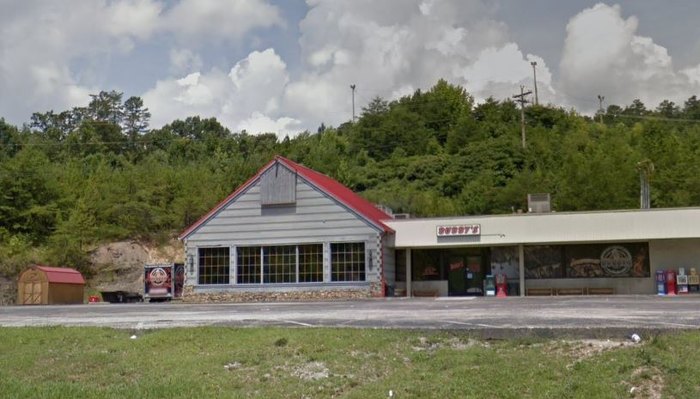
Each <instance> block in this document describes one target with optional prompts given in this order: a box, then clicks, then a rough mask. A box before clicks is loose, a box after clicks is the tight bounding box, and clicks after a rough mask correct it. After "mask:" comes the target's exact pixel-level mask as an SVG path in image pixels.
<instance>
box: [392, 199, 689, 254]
mask: <svg viewBox="0 0 700 399" xmlns="http://www.w3.org/2000/svg"><path fill="white" fill-rule="evenodd" d="M386 224H387V225H388V226H389V227H391V228H393V229H394V230H396V247H397V248H421V247H423V248H425V247H433V248H437V247H456V246H495V245H517V244H540V243H547V244H555V243H561V244H565V243H584V242H614V241H647V240H653V239H669V238H700V208H683V209H648V210H629V211H606V212H579V213H546V214H525V215H497V216H472V217H467V216H464V217H458V218H440V219H416V220H411V219H408V220H388V221H386ZM459 224H480V225H481V235H480V236H469V237H441V238H438V237H437V235H436V227H437V226H438V225H459Z"/></svg>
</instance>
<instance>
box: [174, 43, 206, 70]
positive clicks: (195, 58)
mask: <svg viewBox="0 0 700 399" xmlns="http://www.w3.org/2000/svg"><path fill="white" fill-rule="evenodd" d="M203 64H204V63H203V62H202V57H200V56H199V54H196V53H194V52H193V51H192V50H190V49H186V48H180V49H171V50H170V71H171V72H172V73H173V74H174V75H179V74H182V73H189V72H192V71H198V70H200V69H202V65H203Z"/></svg>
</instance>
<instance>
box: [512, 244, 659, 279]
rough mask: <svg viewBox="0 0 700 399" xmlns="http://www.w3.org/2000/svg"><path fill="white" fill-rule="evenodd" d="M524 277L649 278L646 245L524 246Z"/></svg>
mask: <svg viewBox="0 0 700 399" xmlns="http://www.w3.org/2000/svg"><path fill="white" fill-rule="evenodd" d="M524 249H525V278H528V279H541V278H595V277H649V276H650V275H651V274H650V267H649V245H648V244H647V243H624V244H587V245H546V246H528V247H525V248H524Z"/></svg>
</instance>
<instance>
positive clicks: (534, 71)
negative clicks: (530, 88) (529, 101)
mask: <svg viewBox="0 0 700 399" xmlns="http://www.w3.org/2000/svg"><path fill="white" fill-rule="evenodd" d="M530 65H532V75H533V76H534V78H535V105H539V104H540V99H539V97H537V61H531V62H530Z"/></svg>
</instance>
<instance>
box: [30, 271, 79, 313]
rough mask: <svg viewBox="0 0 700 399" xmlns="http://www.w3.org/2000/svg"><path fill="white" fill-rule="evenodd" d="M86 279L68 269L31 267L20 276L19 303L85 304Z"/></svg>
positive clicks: (77, 272)
mask: <svg viewBox="0 0 700 399" xmlns="http://www.w3.org/2000/svg"><path fill="white" fill-rule="evenodd" d="M84 288H85V279H84V278H83V275H82V274H80V272H79V271H77V270H75V269H70V268H67V267H49V266H41V265H37V266H31V267H29V268H28V269H27V270H25V271H23V272H22V274H20V275H19V280H18V282H17V303H18V304H20V305H57V304H69V303H83V291H84Z"/></svg>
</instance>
